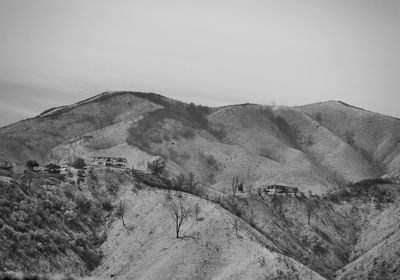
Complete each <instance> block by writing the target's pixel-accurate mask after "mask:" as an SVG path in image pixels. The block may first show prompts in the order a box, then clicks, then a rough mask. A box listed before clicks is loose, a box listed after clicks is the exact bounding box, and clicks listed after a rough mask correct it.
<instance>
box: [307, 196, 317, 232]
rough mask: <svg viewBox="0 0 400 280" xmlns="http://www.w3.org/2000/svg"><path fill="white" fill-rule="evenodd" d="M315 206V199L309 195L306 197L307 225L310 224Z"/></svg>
mask: <svg viewBox="0 0 400 280" xmlns="http://www.w3.org/2000/svg"><path fill="white" fill-rule="evenodd" d="M316 207H317V201H316V200H315V199H313V198H311V197H308V198H306V209H307V225H310V220H311V215H312V213H313V212H314V209H315V208H316Z"/></svg>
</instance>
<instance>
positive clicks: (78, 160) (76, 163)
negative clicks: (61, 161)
mask: <svg viewBox="0 0 400 280" xmlns="http://www.w3.org/2000/svg"><path fill="white" fill-rule="evenodd" d="M85 166H86V163H85V160H84V159H83V158H81V157H78V158H76V159H75V160H74V161H73V163H72V167H74V168H76V169H83V168H84V167H85Z"/></svg>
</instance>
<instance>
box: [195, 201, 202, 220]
mask: <svg viewBox="0 0 400 280" xmlns="http://www.w3.org/2000/svg"><path fill="white" fill-rule="evenodd" d="M200 211H201V208H200V205H199V204H198V203H196V205H195V206H194V215H195V217H196V221H197V220H198V216H199V214H200Z"/></svg>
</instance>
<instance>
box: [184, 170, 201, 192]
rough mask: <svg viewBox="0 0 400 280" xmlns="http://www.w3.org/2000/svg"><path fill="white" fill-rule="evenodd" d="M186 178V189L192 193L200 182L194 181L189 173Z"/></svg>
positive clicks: (193, 176)
mask: <svg viewBox="0 0 400 280" xmlns="http://www.w3.org/2000/svg"><path fill="white" fill-rule="evenodd" d="M186 178H187V179H186V188H187V190H188V191H189V192H191V193H193V192H194V190H195V189H196V187H197V186H198V185H199V183H200V182H199V181H198V180H197V179H196V176H195V175H194V173H193V172H189V173H188V175H187V177H186Z"/></svg>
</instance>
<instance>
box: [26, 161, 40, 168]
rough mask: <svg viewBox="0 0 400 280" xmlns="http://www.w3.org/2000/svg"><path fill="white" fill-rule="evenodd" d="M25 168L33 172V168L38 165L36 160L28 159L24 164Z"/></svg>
mask: <svg viewBox="0 0 400 280" xmlns="http://www.w3.org/2000/svg"><path fill="white" fill-rule="evenodd" d="M25 166H26V167H28V169H29V170H33V168H34V167H38V166H39V163H38V162H37V161H36V160H32V159H28V160H27V161H26V162H25Z"/></svg>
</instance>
